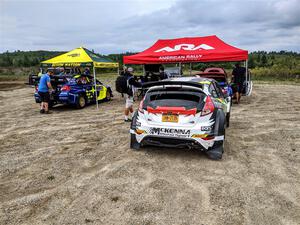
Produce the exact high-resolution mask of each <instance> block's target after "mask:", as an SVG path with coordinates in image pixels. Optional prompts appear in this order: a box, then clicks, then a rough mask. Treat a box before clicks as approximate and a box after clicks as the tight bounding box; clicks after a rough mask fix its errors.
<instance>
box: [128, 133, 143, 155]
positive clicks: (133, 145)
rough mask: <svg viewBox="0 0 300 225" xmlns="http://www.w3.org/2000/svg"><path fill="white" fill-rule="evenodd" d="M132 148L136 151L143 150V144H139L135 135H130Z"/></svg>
mask: <svg viewBox="0 0 300 225" xmlns="http://www.w3.org/2000/svg"><path fill="white" fill-rule="evenodd" d="M130 148H131V149H133V150H136V151H137V150H139V149H140V148H141V144H140V143H138V142H137V140H136V137H135V134H130Z"/></svg>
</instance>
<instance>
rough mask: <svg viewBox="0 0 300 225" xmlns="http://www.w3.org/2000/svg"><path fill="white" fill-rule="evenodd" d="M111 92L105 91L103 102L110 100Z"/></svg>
mask: <svg viewBox="0 0 300 225" xmlns="http://www.w3.org/2000/svg"><path fill="white" fill-rule="evenodd" d="M111 97H112V96H111V92H110V91H109V90H108V89H107V90H106V97H105V101H110V100H111Z"/></svg>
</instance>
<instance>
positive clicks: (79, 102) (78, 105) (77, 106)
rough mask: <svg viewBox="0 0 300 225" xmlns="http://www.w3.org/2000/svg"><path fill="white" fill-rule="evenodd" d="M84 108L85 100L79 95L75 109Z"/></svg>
mask: <svg viewBox="0 0 300 225" xmlns="http://www.w3.org/2000/svg"><path fill="white" fill-rule="evenodd" d="M85 106H86V99H85V97H84V96H83V95H80V96H79V97H78V100H77V104H76V108H78V109H82V108H84V107H85Z"/></svg>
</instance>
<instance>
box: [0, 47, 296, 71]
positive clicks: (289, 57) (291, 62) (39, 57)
mask: <svg viewBox="0 0 300 225" xmlns="http://www.w3.org/2000/svg"><path fill="white" fill-rule="evenodd" d="M63 53H65V52H60V51H19V50H18V51H15V52H8V51H7V52H4V53H1V54H0V67H10V66H13V67H32V66H38V65H39V64H40V62H41V61H44V60H47V59H50V58H52V57H55V56H57V55H60V54H63ZM132 54H134V53H133V52H126V53H121V54H109V55H102V56H104V57H108V58H110V59H112V60H113V61H115V62H118V63H120V64H121V65H122V64H123V56H124V55H132ZM299 62H300V53H297V52H292V51H278V52H275V51H272V52H266V51H255V52H251V53H250V54H249V60H248V66H249V68H256V67H272V66H273V65H275V64H284V65H285V66H286V65H288V67H289V68H290V69H292V68H293V67H295V66H297V64H299ZM201 65H202V64H201V63H198V66H197V64H196V66H195V67H201ZM231 65H232V63H230V64H228V63H224V67H225V68H226V67H231Z"/></svg>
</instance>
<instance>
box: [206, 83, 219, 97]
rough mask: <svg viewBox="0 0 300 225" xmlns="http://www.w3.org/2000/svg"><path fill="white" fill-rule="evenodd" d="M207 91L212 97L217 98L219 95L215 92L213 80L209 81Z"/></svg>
mask: <svg viewBox="0 0 300 225" xmlns="http://www.w3.org/2000/svg"><path fill="white" fill-rule="evenodd" d="M208 91H209V93H210V94H211V96H212V97H213V98H218V97H219V96H218V92H217V90H216V88H215V86H214V85H213V82H211V83H210V85H209V87H208Z"/></svg>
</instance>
